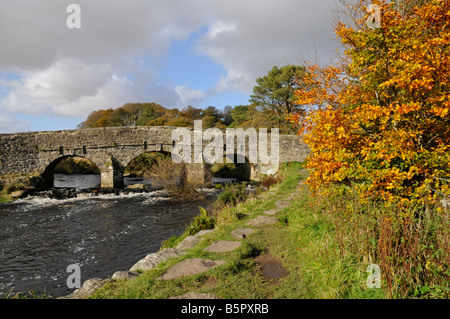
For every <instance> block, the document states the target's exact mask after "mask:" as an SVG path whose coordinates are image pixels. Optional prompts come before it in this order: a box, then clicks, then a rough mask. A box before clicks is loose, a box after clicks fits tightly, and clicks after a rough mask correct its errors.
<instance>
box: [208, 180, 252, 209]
mask: <svg viewBox="0 0 450 319" xmlns="http://www.w3.org/2000/svg"><path fill="white" fill-rule="evenodd" d="M246 186H247V183H246V182H243V183H239V184H228V185H226V186H225V187H224V190H223V192H222V193H220V194H219V196H218V197H217V200H216V202H215V205H216V206H225V205H232V206H235V205H236V204H237V203H239V202H242V201H244V200H245V199H246V198H247V192H246V189H245V188H246Z"/></svg>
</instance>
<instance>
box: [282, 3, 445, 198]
mask: <svg viewBox="0 0 450 319" xmlns="http://www.w3.org/2000/svg"><path fill="white" fill-rule="evenodd" d="M410 2H412V1H410ZM415 4H416V7H414V6H412V5H411V6H409V7H407V10H404V11H402V12H400V11H398V10H397V7H396V6H395V5H393V4H392V3H391V4H390V3H387V2H386V1H379V5H380V6H381V7H382V10H383V15H382V17H383V19H382V25H381V28H378V29H374V30H372V29H369V28H367V26H365V24H364V17H365V12H364V1H363V0H358V1H357V4H356V5H355V7H353V8H352V10H354V12H355V14H360V15H361V16H360V17H361V19H357V20H356V24H357V26H358V28H357V29H353V28H351V27H349V26H347V25H344V24H342V23H339V24H338V25H337V27H336V29H335V30H336V33H337V35H338V37H339V38H340V40H341V42H342V43H343V44H344V45H345V46H346V51H345V56H344V57H343V60H342V63H341V66H340V67H337V66H325V67H323V66H321V67H319V66H316V65H309V66H307V68H306V69H307V74H308V76H307V77H305V78H304V79H303V83H302V84H303V85H302V86H301V88H300V89H299V90H298V91H297V92H296V98H297V102H298V103H299V104H300V105H303V106H304V107H305V109H306V112H305V113H304V114H303V115H297V114H296V115H292V116H291V121H293V123H294V122H295V123H296V125H297V126H298V127H299V130H298V132H299V134H301V135H303V139H304V141H305V142H306V143H307V144H308V145H309V146H310V147H311V150H312V154H311V155H310V157H309V159H308V167H309V168H311V169H313V171H312V173H311V176H310V178H309V179H308V183H309V184H310V185H311V186H312V188H315V189H318V188H320V187H323V186H326V185H328V184H330V183H339V182H342V181H345V180H347V181H348V180H352V181H357V182H358V183H360V185H364V188H365V189H366V190H368V191H369V193H370V194H372V195H374V196H379V197H382V198H385V199H392V198H393V197H394V196H400V197H403V198H404V199H405V200H410V199H411V200H412V199H417V198H419V197H420V196H422V195H423V196H425V195H426V187H424V183H425V181H426V180H427V178H437V177H439V178H447V179H449V178H450V155H449V153H450V152H449V144H450V118H449V117H450V72H449V71H448V70H450V45H449V44H450V22H449V21H450V20H449V14H450V12H448V10H447V9H445V8H444V7H445V2H444V1H442V0H441V1H439V0H435V1H429V2H426V3H424V4H422V3H419V2H417V3H416V2H415ZM439 187H441V188H440V189H441V190H444V186H443V185H440V186H439V185H438V186H436V185H435V189H436V190H439Z"/></svg>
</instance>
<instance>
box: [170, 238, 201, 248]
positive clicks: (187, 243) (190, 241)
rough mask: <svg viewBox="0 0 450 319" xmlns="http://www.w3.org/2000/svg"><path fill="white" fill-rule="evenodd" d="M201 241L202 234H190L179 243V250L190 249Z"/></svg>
mask: <svg viewBox="0 0 450 319" xmlns="http://www.w3.org/2000/svg"><path fill="white" fill-rule="evenodd" d="M200 241H201V238H200V236H188V237H186V238H185V239H183V240H182V241H181V243H179V244H178V245H177V248H176V249H178V250H188V249H191V248H194V247H195V246H197V244H198V243H199V242H200Z"/></svg>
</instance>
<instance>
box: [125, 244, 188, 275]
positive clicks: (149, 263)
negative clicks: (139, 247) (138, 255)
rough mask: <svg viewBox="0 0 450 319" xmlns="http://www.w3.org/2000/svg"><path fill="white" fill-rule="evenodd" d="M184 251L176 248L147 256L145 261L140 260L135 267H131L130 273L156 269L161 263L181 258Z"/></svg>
mask: <svg viewBox="0 0 450 319" xmlns="http://www.w3.org/2000/svg"><path fill="white" fill-rule="evenodd" d="M182 254H183V252H182V251H180V250H178V249H175V248H165V249H163V250H160V251H158V252H156V253H153V254H149V255H147V256H145V258H144V259H141V260H139V261H138V262H137V263H136V264H134V266H133V267H131V269H130V272H132V273H137V271H138V270H141V271H147V270H150V269H153V268H155V267H156V266H157V265H158V264H159V263H162V262H164V261H166V260H167V259H170V258H174V257H178V256H181V255H182Z"/></svg>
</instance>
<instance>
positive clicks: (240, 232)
mask: <svg viewBox="0 0 450 319" xmlns="http://www.w3.org/2000/svg"><path fill="white" fill-rule="evenodd" d="M254 232H255V230H254V229H253V228H237V229H235V230H233V231H232V232H231V233H230V235H231V237H233V238H236V239H244V238H245V237H247V236H248V235H251V234H253V233H254Z"/></svg>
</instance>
